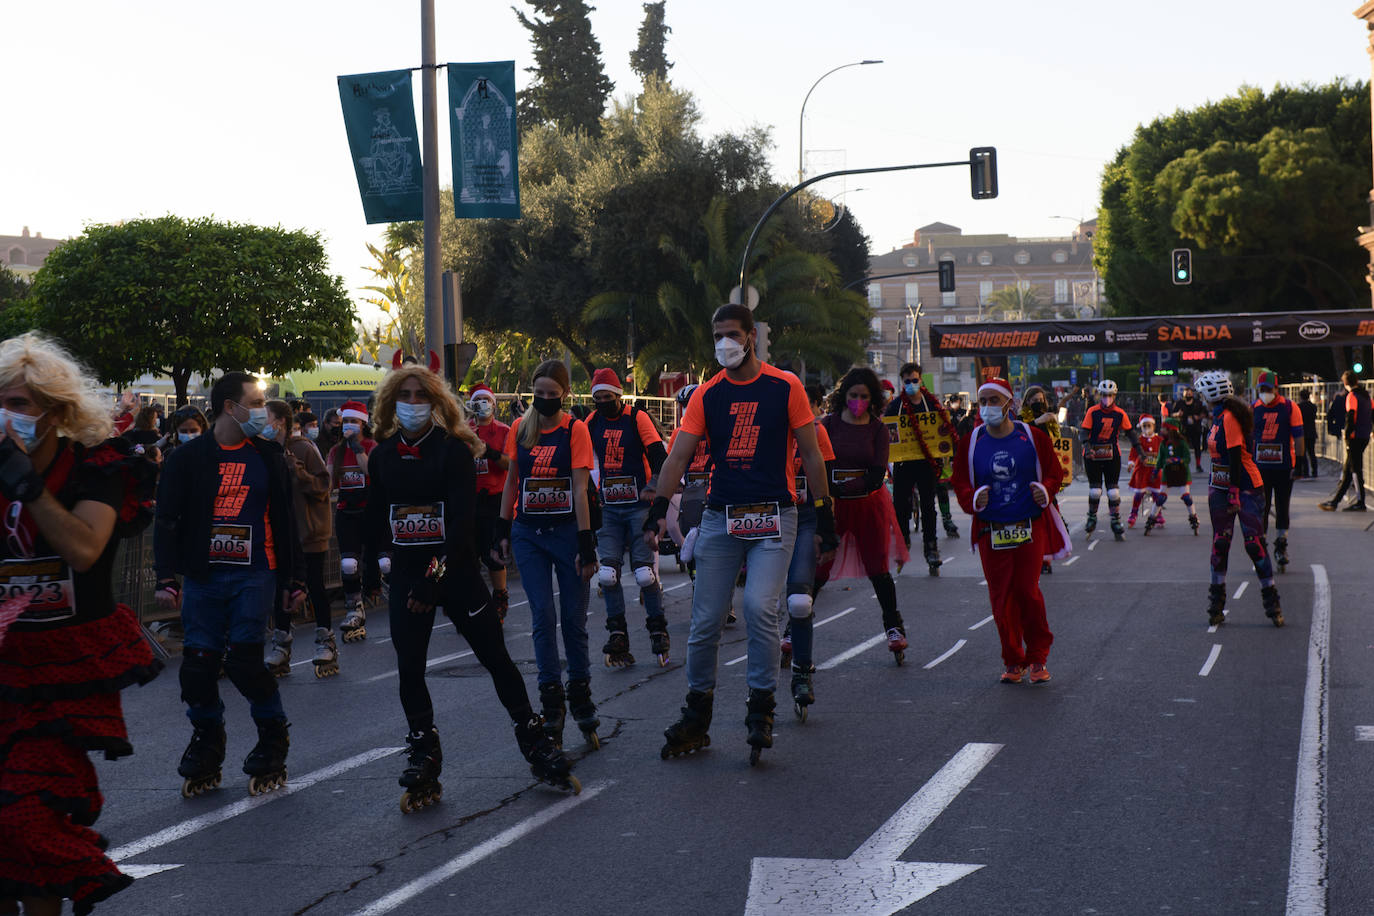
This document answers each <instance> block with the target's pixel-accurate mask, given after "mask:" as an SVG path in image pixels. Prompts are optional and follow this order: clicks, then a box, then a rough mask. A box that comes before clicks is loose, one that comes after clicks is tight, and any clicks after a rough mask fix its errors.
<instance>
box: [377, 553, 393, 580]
mask: <svg viewBox="0 0 1374 916" xmlns="http://www.w3.org/2000/svg"><path fill="white" fill-rule="evenodd" d="M377 570H378V571H379V572H381V574H382V575H384V576H389V575H391V557H388V556H380V557H378V558H377Z"/></svg>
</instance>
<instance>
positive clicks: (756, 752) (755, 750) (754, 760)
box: [749, 747, 763, 767]
mask: <svg viewBox="0 0 1374 916" xmlns="http://www.w3.org/2000/svg"><path fill="white" fill-rule="evenodd" d="M762 756H763V748H761V747H751V748H750V749H749V765H750V766H751V767H756V766H758V765H759V758H760V757H762Z"/></svg>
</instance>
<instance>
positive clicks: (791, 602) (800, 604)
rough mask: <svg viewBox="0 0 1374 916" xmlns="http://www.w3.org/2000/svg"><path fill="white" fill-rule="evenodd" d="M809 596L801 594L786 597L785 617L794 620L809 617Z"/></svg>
mask: <svg viewBox="0 0 1374 916" xmlns="http://www.w3.org/2000/svg"><path fill="white" fill-rule="evenodd" d="M811 603H812V602H811V596H810V595H808V594H806V593H805V592H802V593H800V594H796V595H788V596H787V616H789V617H791V618H793V619H794V620H805V619H806V618H808V617H810V616H811Z"/></svg>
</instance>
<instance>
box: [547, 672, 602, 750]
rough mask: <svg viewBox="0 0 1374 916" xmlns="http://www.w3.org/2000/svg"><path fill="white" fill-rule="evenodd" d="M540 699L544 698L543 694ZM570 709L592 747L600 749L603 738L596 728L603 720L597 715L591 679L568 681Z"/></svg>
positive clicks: (583, 735)
mask: <svg viewBox="0 0 1374 916" xmlns="http://www.w3.org/2000/svg"><path fill="white" fill-rule="evenodd" d="M540 700H543V695H542V694H541V695H540ZM568 711H569V712H570V713H572V717H573V721H574V722H576V723H577V727H578V729H579V730H581V732H582V737H583V738H584V739H585V740H586V742H587V744H588V745H589V746H590V747H591V749H592V750H594V751H596V750H600V749H601V738H600V737H599V736H598V735H597V734H596V730H597V729H598V728H600V727H601V720H600V719H598V718H597V717H596V704H595V703H593V702H592V685H591V682H590V681H568Z"/></svg>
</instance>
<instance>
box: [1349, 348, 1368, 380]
mask: <svg viewBox="0 0 1374 916" xmlns="http://www.w3.org/2000/svg"><path fill="white" fill-rule="evenodd" d="M1364 364H1365V352H1364V347H1351V348H1350V369H1351V371H1352V372H1354V373H1355V374H1356V375H1359V374H1360V373H1361V372H1363V371H1364Z"/></svg>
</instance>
